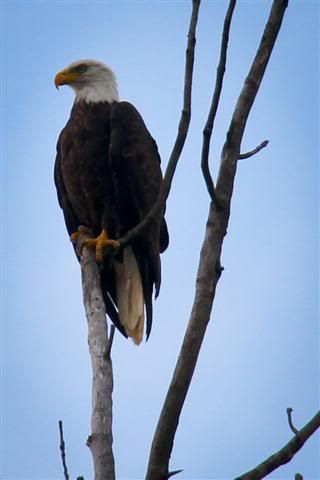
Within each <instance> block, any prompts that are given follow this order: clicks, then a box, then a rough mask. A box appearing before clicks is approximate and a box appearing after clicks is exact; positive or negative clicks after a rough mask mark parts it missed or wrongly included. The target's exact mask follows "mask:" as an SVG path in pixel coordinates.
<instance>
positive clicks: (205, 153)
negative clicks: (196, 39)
mask: <svg viewBox="0 0 320 480" xmlns="http://www.w3.org/2000/svg"><path fill="white" fill-rule="evenodd" d="M235 5H236V0H230V1H229V6H228V10H227V13H226V17H225V20H224V25H223V31H222V39H221V49H220V60H219V64H218V68H217V77H216V84H215V87H214V92H213V96H212V101H211V107H210V110H209V114H208V119H207V122H206V125H205V127H204V130H203V143H202V153H201V169H202V173H203V177H204V179H205V182H206V186H207V190H208V192H209V195H210V198H211V200H212V201H214V202H215V203H216V202H217V199H216V195H215V190H214V184H213V180H212V176H211V173H210V168H209V150H210V140H211V135H212V130H213V125H214V120H215V118H216V114H217V110H218V105H219V101H220V95H221V91H222V84H223V77H224V73H225V71H226V62H227V50H228V42H229V32H230V25H231V20H232V15H233V11H234V7H235Z"/></svg>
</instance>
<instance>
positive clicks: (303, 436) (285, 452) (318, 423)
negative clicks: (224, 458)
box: [236, 412, 320, 480]
mask: <svg viewBox="0 0 320 480" xmlns="http://www.w3.org/2000/svg"><path fill="white" fill-rule="evenodd" d="M319 427H320V412H318V413H317V414H316V415H315V416H314V417H313V418H312V419H311V420H310V422H308V423H307V424H306V425H305V426H304V427H303V428H302V429H301V430H299V431H298V433H297V434H296V435H295V436H294V437H293V438H292V439H291V440H290V442H288V443H287V444H286V445H285V446H284V447H283V448H281V449H280V450H278V451H277V452H276V453H274V454H273V455H271V456H270V457H269V458H267V460H265V461H264V462H262V463H260V465H258V466H257V467H255V468H254V469H252V470H250V471H249V472H247V473H244V474H243V475H241V476H240V477H237V478H236V480H260V479H261V478H264V477H266V476H267V475H269V473H271V472H273V471H274V470H276V469H277V468H279V467H280V466H281V465H285V464H286V463H288V462H290V460H292V458H293V457H294V455H295V454H296V453H297V452H298V451H299V450H300V449H301V448H302V447H303V445H304V444H305V442H306V441H307V440H308V439H309V438H310V437H311V435H312V434H313V433H314V432H315V431H316V430H317V429H318V428H319ZM297 475H300V474H297ZM297 475H296V477H297ZM300 478H301V476H300Z"/></svg>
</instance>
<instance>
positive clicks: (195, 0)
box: [118, 0, 201, 248]
mask: <svg viewBox="0 0 320 480" xmlns="http://www.w3.org/2000/svg"><path fill="white" fill-rule="evenodd" d="M200 1H201V0H192V13H191V20H190V25H189V31H188V44H187V50H186V64H185V77H184V93H183V109H182V112H181V118H180V122H179V128H178V134H177V138H176V141H175V144H174V147H173V150H172V153H171V155H170V158H169V161H168V165H167V168H166V173H165V175H164V179H163V185H162V190H161V192H160V194H159V197H158V199H157V201H156V203H155V204H154V206H153V207H152V209H151V210H150V212H149V213H148V214H147V215H146V216H145V217H144V219H143V220H142V221H141V222H140V223H139V224H138V225H136V226H135V227H134V228H133V229H132V230H130V231H129V232H127V233H126V234H125V235H123V236H122V237H121V238H118V241H119V242H120V245H121V247H122V248H124V247H126V246H127V245H129V244H130V243H132V241H133V240H134V239H135V238H136V237H138V236H139V235H141V233H142V232H143V231H144V230H145V229H146V228H147V226H148V225H149V224H150V223H151V222H152V220H153V219H154V218H155V216H156V215H157V213H158V212H159V211H160V210H161V209H162V208H164V205H165V202H166V200H167V198H168V195H169V193H170V189H171V184H172V179H173V176H174V173H175V171H176V167H177V164H178V161H179V158H180V155H181V152H182V149H183V146H184V144H185V140H186V138H187V133H188V129H189V124H190V118H191V92H192V76H193V64H194V50H195V45H196V36H195V34H196V27H197V21H198V12H199V6H200Z"/></svg>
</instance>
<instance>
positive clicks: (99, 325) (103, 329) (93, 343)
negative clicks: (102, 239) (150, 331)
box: [81, 248, 115, 480]
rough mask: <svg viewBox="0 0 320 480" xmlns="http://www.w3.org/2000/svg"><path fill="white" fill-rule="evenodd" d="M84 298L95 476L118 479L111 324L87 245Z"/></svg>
mask: <svg viewBox="0 0 320 480" xmlns="http://www.w3.org/2000/svg"><path fill="white" fill-rule="evenodd" d="M81 275H82V289H83V302H84V306H85V311H86V316H87V321H88V343H89V352H90V356H91V365H92V375H93V378H92V417H91V435H90V436H89V437H88V440H87V445H88V447H89V448H90V450H91V453H92V457H93V464H94V479H95V480H114V479H115V467H114V457H113V451H112V440H113V438H112V390H113V372H112V362H111V357H110V355H109V353H108V343H109V340H108V327H107V322H106V311H105V305H104V301H103V297H102V292H101V288H100V275H99V269H98V265H97V263H96V260H95V256H94V252H92V251H90V250H88V249H87V248H84V249H83V251H82V254H81Z"/></svg>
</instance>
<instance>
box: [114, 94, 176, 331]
mask: <svg viewBox="0 0 320 480" xmlns="http://www.w3.org/2000/svg"><path fill="white" fill-rule="evenodd" d="M110 126H111V130H110V148H109V162H110V167H111V170H112V172H113V180H114V192H115V199H116V205H117V211H118V214H119V220H120V222H119V228H120V232H119V233H120V235H122V234H123V233H125V232H127V231H128V230H130V229H131V228H133V227H134V226H135V225H137V224H138V223H139V222H140V221H141V220H142V219H143V218H144V217H145V215H146V214H147V213H148V212H149V211H150V209H151V208H152V206H153V205H154V203H155V202H156V200H157V198H158V195H159V192H160V188H161V185H162V181H163V179H162V174H161V169H160V156H159V153H158V148H157V145H156V142H155V141H154V140H153V138H152V137H151V135H150V133H149V132H148V130H147V127H146V126H145V124H144V121H143V119H142V117H141V115H140V114H139V112H138V111H137V110H136V109H135V107H134V106H133V105H131V104H130V103H128V102H119V103H114V104H113V106H112V109H111V113H110ZM163 215H164V213H163V211H162V212H160V213H159V214H158V215H157V217H156V218H155V221H154V222H152V223H151V225H150V226H149V227H148V228H147V229H146V230H145V232H144V233H143V234H142V235H141V236H140V237H139V238H138V239H137V240H136V241H135V242H134V244H133V245H132V247H133V249H134V252H135V256H136V258H137V262H138V265H139V270H140V274H141V278H142V285H143V290H144V297H145V304H146V313H147V332H146V333H147V336H148V335H149V334H150V330H151V325H152V292H153V288H155V294H156V296H157V295H158V293H159V289H160V283H161V264H160V251H164V250H165V249H166V248H167V246H168V243H169V239H168V230H167V226H166V222H165V219H164V216H163Z"/></svg>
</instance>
